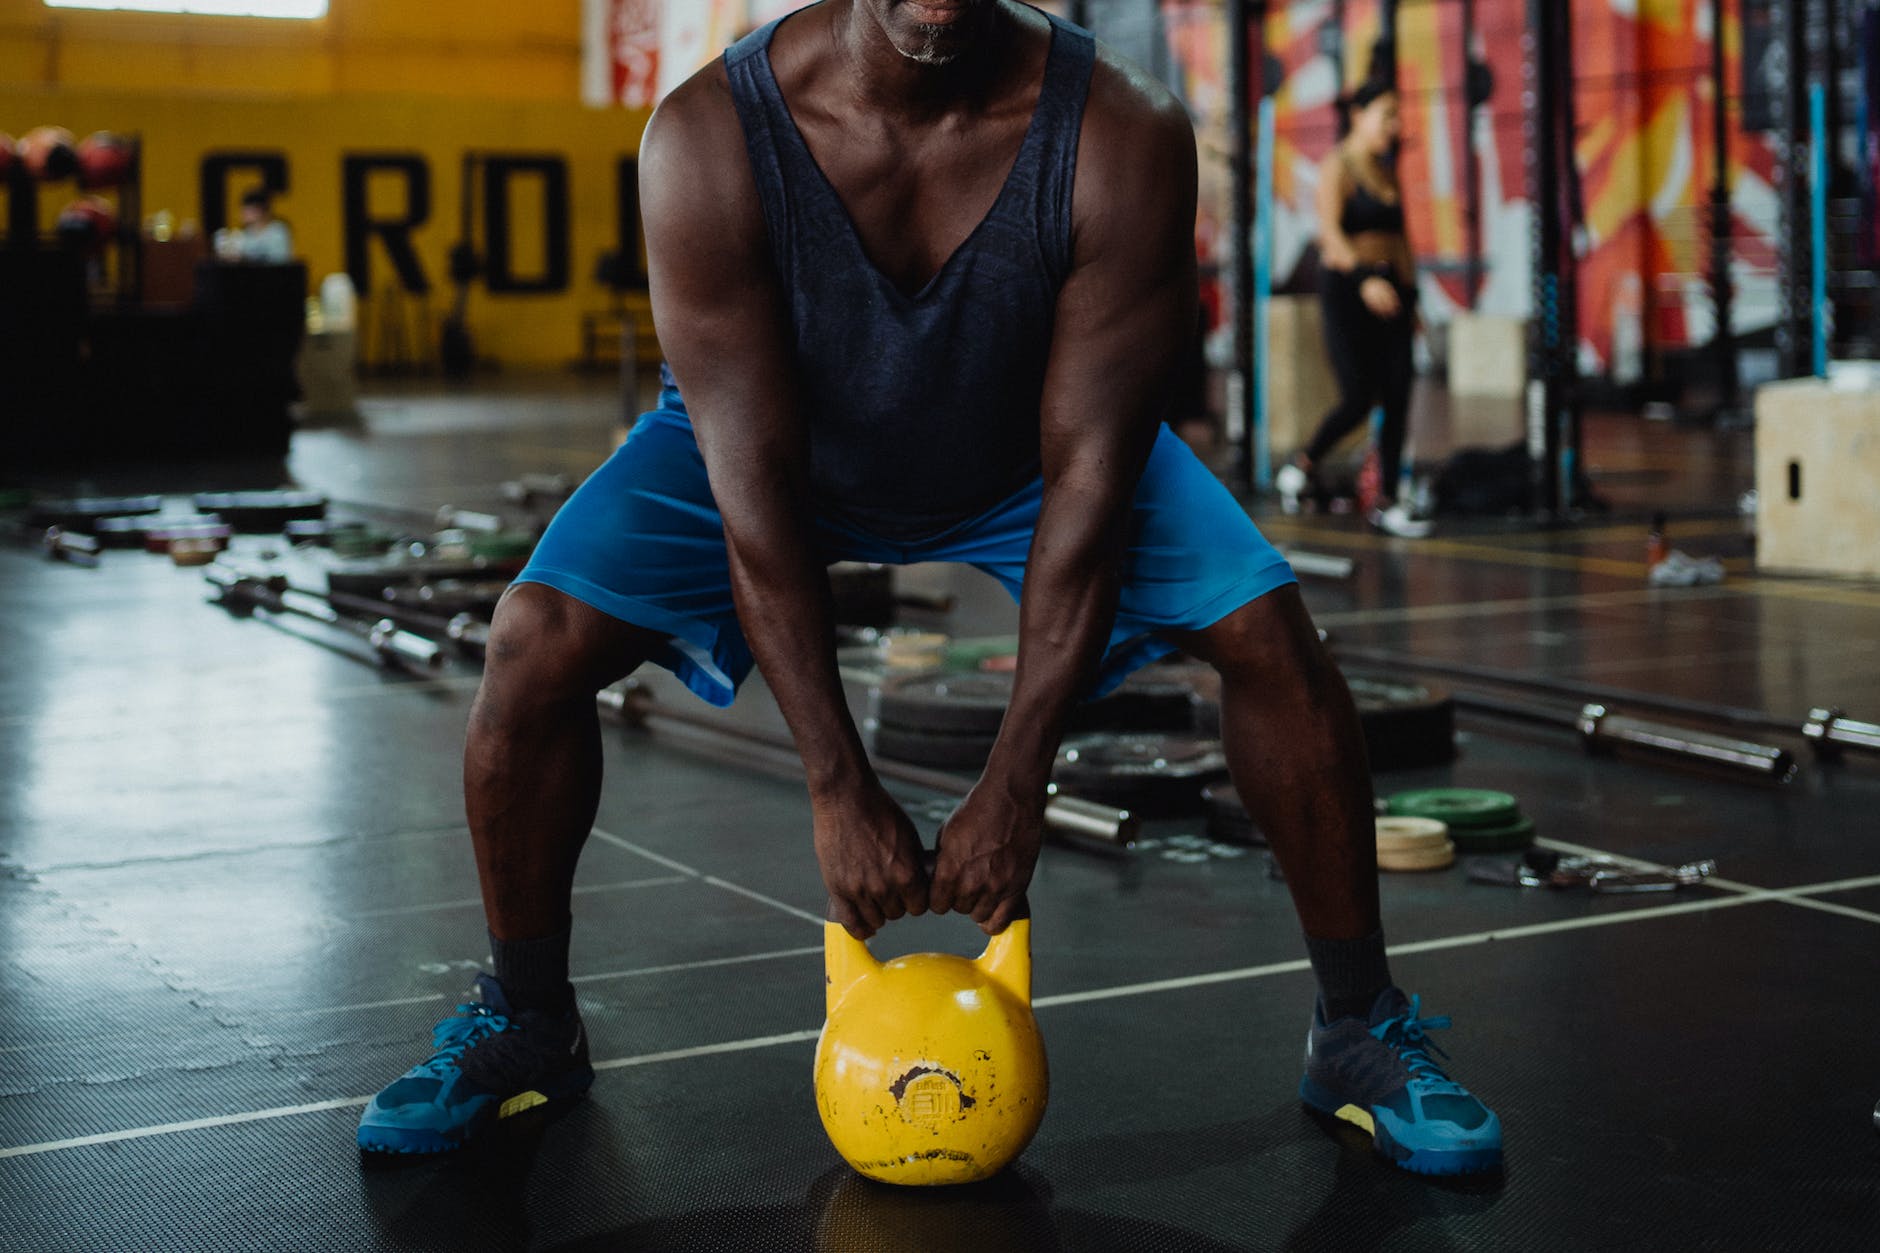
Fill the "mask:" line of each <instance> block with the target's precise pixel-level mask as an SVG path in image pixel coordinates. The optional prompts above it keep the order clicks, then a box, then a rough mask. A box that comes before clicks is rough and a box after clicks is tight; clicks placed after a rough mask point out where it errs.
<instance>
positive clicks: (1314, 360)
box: [1266, 296, 1338, 460]
mask: <svg viewBox="0 0 1880 1253" xmlns="http://www.w3.org/2000/svg"><path fill="white" fill-rule="evenodd" d="M1266 343H1267V358H1266V361H1267V378H1266V421H1267V446H1268V447H1269V448H1270V449H1272V452H1273V456H1274V458H1275V459H1276V460H1277V459H1278V458H1282V457H1290V456H1292V454H1293V453H1295V452H1297V451H1298V450H1299V449H1300V448H1301V447H1303V446H1304V445H1305V442H1306V441H1307V440H1309V439H1311V438H1312V433H1313V432H1314V431H1316V430H1318V427H1319V421H1320V419H1322V418H1324V416H1325V415H1326V413H1327V412H1328V411H1330V409H1331V407H1332V406H1333V405H1335V404H1337V403H1338V379H1337V378H1336V377H1335V376H1334V375H1333V374H1332V366H1331V361H1330V360H1329V359H1328V358H1327V356H1326V353H1325V330H1324V327H1323V325H1322V324H1321V322H1320V320H1319V302H1318V298H1317V297H1316V296H1275V297H1273V299H1272V301H1271V302H1270V303H1269V304H1268V305H1267V324H1266Z"/></svg>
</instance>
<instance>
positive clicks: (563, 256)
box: [483, 156, 568, 295]
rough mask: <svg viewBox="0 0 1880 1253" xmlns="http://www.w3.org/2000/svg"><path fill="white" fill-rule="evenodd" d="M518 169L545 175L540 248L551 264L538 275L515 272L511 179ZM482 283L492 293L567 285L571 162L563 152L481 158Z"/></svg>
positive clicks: (522, 292) (547, 289)
mask: <svg viewBox="0 0 1880 1253" xmlns="http://www.w3.org/2000/svg"><path fill="white" fill-rule="evenodd" d="M519 174H525V175H532V176H536V177H539V178H540V179H541V180H542V222H543V225H544V229H545V230H546V232H547V237H546V239H545V240H544V246H543V249H542V252H543V255H544V256H545V257H546V258H547V268H546V269H544V270H543V272H542V273H541V274H539V275H535V276H532V277H524V276H520V275H518V274H517V273H516V272H515V258H514V257H513V256H512V255H511V247H510V232H509V180H510V179H511V178H512V177H514V176H516V175H519ZM483 229H484V241H483V247H484V252H485V254H486V255H485V258H484V271H483V273H484V285H485V286H486V287H487V288H488V289H489V291H490V292H491V293H492V294H493V295H526V294H539V293H543V292H559V291H567V290H568V163H567V162H566V161H564V160H563V159H562V158H560V157H497V156H491V157H485V158H484V159H483Z"/></svg>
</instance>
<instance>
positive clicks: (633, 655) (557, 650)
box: [484, 583, 646, 702]
mask: <svg viewBox="0 0 1880 1253" xmlns="http://www.w3.org/2000/svg"><path fill="white" fill-rule="evenodd" d="M645 634H646V633H644V632H641V631H639V629H638V628H635V627H630V626H628V625H627V624H625V623H623V622H620V621H618V620H616V619H613V618H609V617H608V616H607V615H605V614H603V613H601V612H600V611H599V610H597V609H594V608H592V607H591V606H588V605H585V604H583V603H582V602H580V601H578V600H576V599H574V598H573V597H572V596H569V595H567V594H566V593H563V592H558V591H556V590H555V589H554V588H551V587H546V586H544V585H542V584H540V583H518V584H515V585H513V586H511V587H510V588H509V590H508V591H506V592H504V593H503V598H502V600H501V601H500V602H499V603H498V604H497V606H496V613H495V616H494V618H493V619H492V621H491V623H490V636H489V646H488V648H487V650H486V652H485V655H484V686H485V687H486V688H488V687H490V686H492V685H500V686H502V687H504V688H507V689H512V690H516V691H520V692H523V693H526V694H527V695H528V696H529V697H531V698H533V699H535V700H541V701H548V702H555V701H562V700H569V699H583V700H585V699H592V697H593V695H594V693H595V692H597V691H599V690H600V689H601V688H603V687H606V686H607V685H608V684H609V683H612V682H615V681H616V680H618V679H621V678H624V677H625V676H626V674H627V673H628V672H630V671H631V670H632V669H633V668H634V667H635V666H636V665H637V664H638V663H639V660H640V659H641V658H642V657H643V655H644V646H643V643H642V641H641V640H640V639H639V638H638V637H641V636H644V635H645ZM636 646H638V647H637V649H636Z"/></svg>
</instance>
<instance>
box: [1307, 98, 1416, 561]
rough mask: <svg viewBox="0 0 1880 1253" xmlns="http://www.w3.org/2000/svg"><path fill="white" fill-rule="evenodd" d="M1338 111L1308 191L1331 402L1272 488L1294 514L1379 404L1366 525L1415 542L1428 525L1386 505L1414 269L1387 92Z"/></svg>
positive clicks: (1404, 382)
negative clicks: (1375, 492)
mask: <svg viewBox="0 0 1880 1253" xmlns="http://www.w3.org/2000/svg"><path fill="white" fill-rule="evenodd" d="M1340 103H1341V106H1342V107H1343V109H1344V110H1345V115H1346V117H1347V119H1348V120H1349V124H1350V125H1349V131H1348V133H1347V134H1346V136H1345V138H1344V139H1342V140H1340V141H1339V144H1338V146H1337V147H1336V148H1334V149H1333V150H1332V152H1331V154H1330V155H1329V156H1327V157H1326V158H1325V160H1324V161H1323V162H1321V163H1320V165H1319V191H1318V217H1319V263H1320V269H1319V301H1320V307H1321V309H1322V310H1323V321H1324V326H1325V348H1326V352H1327V354H1328V355H1329V356H1330V357H1331V363H1332V370H1333V372H1334V373H1335V374H1336V375H1337V376H1338V390H1339V400H1338V404H1337V405H1336V406H1334V407H1333V409H1332V411H1331V412H1330V413H1328V414H1326V415H1325V418H1324V420H1323V421H1322V422H1320V423H1319V429H1318V432H1317V433H1316V434H1315V435H1313V437H1312V440H1311V442H1310V443H1308V444H1307V445H1306V446H1305V448H1304V450H1303V451H1301V452H1300V453H1299V454H1298V455H1297V456H1295V457H1294V458H1293V460H1292V462H1291V464H1289V465H1286V466H1283V467H1281V469H1280V472H1279V475H1278V476H1277V480H1276V481H1277V485H1278V487H1279V490H1280V494H1281V496H1282V497H1284V498H1285V502H1286V505H1287V507H1288V508H1289V509H1291V508H1296V507H1297V501H1298V498H1299V497H1300V496H1301V495H1303V494H1306V493H1307V492H1308V491H1311V490H1314V489H1315V488H1316V483H1315V479H1314V471H1315V469H1316V467H1317V465H1318V462H1319V460H1320V459H1321V458H1322V457H1324V456H1325V454H1326V453H1328V452H1330V451H1331V450H1332V449H1333V448H1334V447H1336V446H1337V444H1338V442H1339V441H1340V440H1341V439H1343V438H1344V437H1345V436H1346V435H1348V434H1350V433H1351V431H1352V430H1353V428H1355V427H1357V426H1358V425H1359V424H1360V423H1362V422H1364V421H1365V420H1366V419H1367V418H1368V417H1369V416H1370V413H1371V410H1372V408H1373V407H1375V406H1378V405H1382V406H1383V409H1384V425H1383V429H1382V430H1381V431H1380V432H1379V433H1378V446H1377V453H1378V461H1379V464H1380V468H1381V469H1382V471H1383V473H1382V482H1381V484H1380V485H1379V496H1378V500H1377V502H1376V505H1375V506H1374V507H1373V508H1372V509H1371V511H1370V514H1369V518H1370V521H1371V524H1372V525H1373V526H1375V527H1377V528H1378V529H1379V530H1382V531H1385V532H1388V533H1389V534H1392V535H1401V536H1406V537H1410V538H1417V537H1421V536H1424V535H1427V534H1429V530H1430V526H1429V523H1427V522H1424V521H1420V520H1418V519H1416V518H1414V517H1412V516H1411V514H1410V512H1409V510H1408V509H1407V508H1406V507H1405V506H1404V505H1403V504H1402V503H1400V502H1398V500H1397V499H1396V497H1397V480H1398V478H1399V476H1400V472H1401V469H1402V465H1403V445H1404V435H1405V430H1406V427H1407V426H1408V422H1409V415H1410V384H1411V380H1412V378H1413V376H1414V374H1415V366H1414V363H1413V360H1412V356H1411V340H1412V337H1413V335H1414V332H1415V321H1416V317H1415V308H1416V265H1415V261H1414V259H1413V258H1412V256H1411V253H1410V239H1409V236H1408V235H1406V234H1405V233H1404V212H1403V189H1402V187H1401V186H1400V185H1399V184H1398V182H1397V173H1396V169H1395V166H1394V162H1393V153H1394V151H1395V148H1396V145H1397V137H1398V135H1399V134H1400V133H1401V132H1402V123H1401V122H1400V120H1399V118H1398V111H1397V92H1396V90H1395V89H1394V88H1392V87H1391V86H1390V85H1389V84H1388V83H1385V82H1378V81H1373V82H1368V83H1366V84H1364V85H1363V86H1362V87H1359V88H1358V89H1357V90H1356V91H1355V92H1353V93H1352V94H1351V95H1350V96H1349V97H1347V98H1346V99H1345V100H1343V101H1341V102H1340Z"/></svg>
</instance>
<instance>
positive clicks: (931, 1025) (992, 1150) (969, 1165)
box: [816, 918, 1050, 1187]
mask: <svg viewBox="0 0 1880 1253" xmlns="http://www.w3.org/2000/svg"><path fill="white" fill-rule="evenodd" d="M823 955H824V961H825V964H826V967H827V972H828V992H829V1008H828V1013H829V1016H828V1018H827V1020H826V1021H825V1022H824V1023H823V1029H822V1037H821V1038H820V1039H819V1040H818V1041H817V1043H816V1108H817V1111H818V1112H819V1113H820V1114H821V1115H822V1123H823V1129H824V1130H825V1131H827V1132H828V1133H829V1139H830V1142H831V1143H833V1144H834V1145H835V1146H836V1152H838V1153H840V1154H842V1156H843V1158H844V1159H845V1160H846V1161H847V1162H848V1163H849V1165H851V1166H853V1167H854V1168H855V1169H856V1170H858V1171H860V1172H861V1173H862V1174H864V1175H866V1176H868V1177H869V1178H870V1179H878V1180H880V1181H881V1182H883V1183H898V1184H905V1185H909V1186H914V1187H926V1186H931V1185H934V1184H947V1183H973V1182H975V1181H977V1180H980V1179H986V1178H989V1177H990V1176H992V1175H995V1174H997V1173H998V1172H999V1171H1000V1170H1002V1169H1004V1167H1005V1165H1006V1164H1007V1163H1008V1162H1010V1161H1011V1160H1012V1159H1013V1158H1015V1157H1017V1156H1018V1155H1019V1154H1020V1153H1021V1152H1023V1151H1024V1148H1025V1146H1026V1145H1027V1144H1029V1143H1030V1142H1031V1137H1032V1135H1033V1134H1034V1133H1035V1132H1036V1131H1037V1130H1038V1124H1039V1123H1040V1122H1041V1121H1043V1119H1044V1107H1045V1099H1046V1097H1047V1095H1048V1094H1049V1090H1050V1080H1049V1076H1048V1074H1047V1073H1046V1069H1045V1058H1044V1037H1043V1036H1041V1035H1040V1034H1039V1033H1038V1022H1037V1020H1036V1019H1035V1018H1033V1017H1032V1013H1031V920H1030V919H1029V918H1021V919H1019V920H1018V921H1016V922H1014V923H1012V924H1011V925H1010V926H1008V927H1006V929H1005V930H1004V931H1002V932H1000V933H999V934H998V935H995V936H993V937H992V940H991V942H990V943H988V944H987V945H986V951H985V952H984V953H982V954H980V956H979V957H978V958H977V959H972V958H966V957H955V956H953V955H951V954H947V953H914V954H911V955H909V956H906V957H897V958H895V959H894V960H893V961H889V962H881V961H877V960H876V959H875V955H874V954H873V953H871V952H869V951H868V946H867V945H866V944H864V943H862V942H861V941H860V940H858V939H856V938H855V937H854V936H852V935H850V934H849V933H848V932H847V931H845V930H844V929H843V928H842V926H841V925H840V924H839V923H834V922H826V923H824V924H823Z"/></svg>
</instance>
